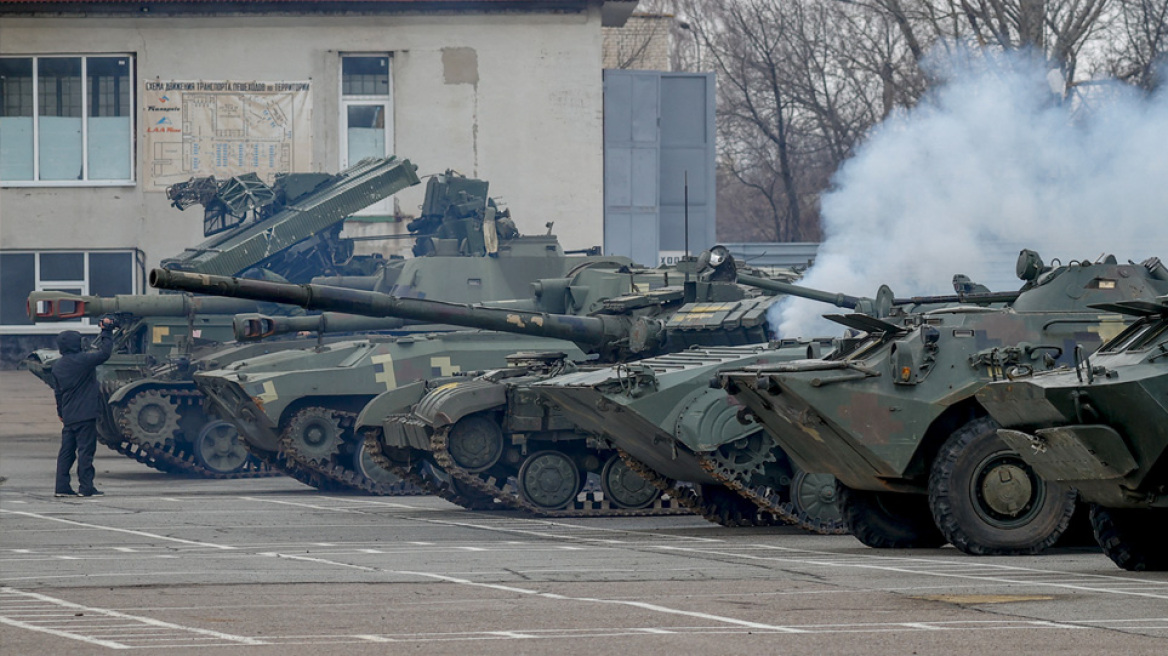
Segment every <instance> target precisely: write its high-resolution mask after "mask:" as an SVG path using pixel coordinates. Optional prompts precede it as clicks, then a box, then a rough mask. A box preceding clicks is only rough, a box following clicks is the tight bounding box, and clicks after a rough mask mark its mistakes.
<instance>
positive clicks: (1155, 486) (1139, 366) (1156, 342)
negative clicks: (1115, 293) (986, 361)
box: [977, 296, 1168, 571]
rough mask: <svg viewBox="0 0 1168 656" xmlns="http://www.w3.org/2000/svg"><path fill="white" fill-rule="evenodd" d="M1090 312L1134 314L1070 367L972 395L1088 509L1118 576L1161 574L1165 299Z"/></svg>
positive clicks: (1008, 439) (1165, 476) (1165, 561)
mask: <svg viewBox="0 0 1168 656" xmlns="http://www.w3.org/2000/svg"><path fill="white" fill-rule="evenodd" d="M1099 309H1102V310H1109V311H1115V312H1120V313H1122V314H1125V315H1129V316H1132V317H1139V319H1138V321H1136V322H1135V323H1134V324H1132V325H1131V326H1130V327H1129V328H1128V329H1127V330H1125V331H1124V332H1122V333H1120V335H1118V336H1117V337H1115V338H1113V339H1111V340H1110V341H1108V342H1107V343H1105V344H1103V346H1101V347H1100V348H1099V350H1098V351H1097V352H1096V353H1095V354H1094V355H1090V356H1086V355H1085V354H1084V352H1083V351H1082V350H1079V351H1077V352H1076V356H1075V362H1074V366H1073V367H1072V368H1068V369H1059V370H1055V371H1052V372H1041V373H1035V372H1033V371H1031V370H1029V369H1026V368H1018V367H1016V368H1013V369H1009V370H1007V371H1005V372H1004V374H1005V378H1004V379H1002V380H998V381H995V382H991V383H990V384H989V385H987V386H985V387H984V388H983V389H981V390H980V391H978V393H977V400H978V402H979V403H980V404H981V405H982V406H983V407H984V408H985V409H986V410H987V411H988V412H989V414H990V417H992V418H993V420H994V421H996V422H997V423H998V424H1000V425H1001V426H1003V427H1004V428H1003V429H1000V430H999V431H998V435H999V436H1000V437H1001V438H1002V440H1003V442H1005V444H1006V445H1007V446H1008V447H1010V448H1012V449H1014V450H1015V451H1016V452H1017V453H1018V455H1019V457H1020V458H1021V459H1022V460H1023V461H1024V462H1025V463H1026V464H1027V465H1028V466H1030V467H1031V468H1033V470H1034V471H1035V472H1036V473H1037V474H1038V475H1039V476H1041V477H1042V478H1043V479H1045V480H1047V481H1054V482H1057V483H1059V484H1062V485H1069V486H1071V487H1074V488H1075V489H1077V490H1078V491H1079V496H1080V497H1081V498H1082V499H1084V500H1085V501H1088V502H1090V503H1091V504H1092V507H1091V524H1092V527H1093V528H1094V531H1095V539H1096V540H1097V541H1098V542H1099V545H1100V546H1101V547H1103V551H1104V553H1106V554H1107V555H1108V556H1109V557H1110V558H1111V559H1112V560H1113V561H1115V563H1116V564H1117V565H1119V566H1120V567H1122V568H1124V569H1128V570H1136V571H1139V570H1164V569H1168V534H1166V533H1165V531H1164V521H1165V520H1166V519H1168V297H1165V296H1161V297H1160V298H1158V299H1156V301H1155V302H1150V301H1130V302H1121V303H1114V304H1110V305H1106V306H1103V307H1101V308H1099Z"/></svg>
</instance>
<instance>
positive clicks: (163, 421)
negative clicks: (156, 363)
mask: <svg viewBox="0 0 1168 656" xmlns="http://www.w3.org/2000/svg"><path fill="white" fill-rule="evenodd" d="M122 412H123V413H124V414H123V416H124V417H125V418H126V419H128V420H129V428H130V430H131V431H132V432H133V435H134V437H135V439H134V441H135V442H139V443H146V444H154V445H156V446H163V445H166V444H167V443H168V441H173V440H174V436H175V433H176V432H177V431H178V428H179V419H180V418H179V413H178V402H177V401H175V399H173V398H171V397H170V396H169V395H164V394H163V393H162V391H161V390H157V389H148V390H145V391H142V392H139V393H138V394H135V395H134V396H133V397H131V398H130V400H129V401H127V402H126V403H125V404H124V405H123V406H122Z"/></svg>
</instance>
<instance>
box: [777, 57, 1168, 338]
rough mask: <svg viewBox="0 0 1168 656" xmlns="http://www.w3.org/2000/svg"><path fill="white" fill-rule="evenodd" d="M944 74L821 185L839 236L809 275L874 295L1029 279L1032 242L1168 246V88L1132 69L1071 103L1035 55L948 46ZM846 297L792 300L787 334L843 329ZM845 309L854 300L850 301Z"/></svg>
mask: <svg viewBox="0 0 1168 656" xmlns="http://www.w3.org/2000/svg"><path fill="white" fill-rule="evenodd" d="M932 71H933V72H934V75H935V76H936V77H938V78H941V79H943V80H944V81H943V82H942V83H941V84H939V85H937V86H936V87H935V89H934V90H933V91H932V92H931V93H930V95H929V96H928V97H927V98H926V99H925V100H924V101H923V102H922V103H921V104H919V105H918V106H917V107H916V108H914V109H912V110H910V111H907V112H904V113H902V114H899V115H894V116H892V117H890V118H889V119H888V120H886V121H885V122H884V123H883V124H882V125H880V126H879V127H878V128H877V129H876V130H874V131H873V133H872V135H871V136H870V137H869V139H868V141H867V142H866V143H865V144H864V145H863V146H862V147H861V148H860V149H859V150H858V152H857V153H856V155H855V157H853V158H852V159H851V160H849V161H848V162H847V163H845V165H844V166H843V167H841V169H840V170H839V172H838V173H837V174H836V177H835V179H834V180H833V189H832V190H831V191H830V192H828V193H826V194H825V195H824V196H823V199H822V219H823V229H824V235H825V239H824V242H823V244H822V245H821V246H820V249H819V254H818V256H817V259H816V261H815V264H814V266H813V267H812V268H811V269H810V270H809V271H808V274H807V275H806V276H805V277H804V279H803V281H802V284H804V285H807V286H809V287H815V288H818V289H825V290H829V291H837V292H844V293H848V294H852V295H856V296H874V295H875V293H876V289H877V287H878V286H879V285H880V284H882V283H883V284H888V285H890V286H891V287H892V289H893V291H894V292H895V293H896V295H897V296H909V295H917V294H944V293H952V285H951V280H952V276H953V274H955V273H964V274H967V275H969V276H970V277H971V278H973V280H975V281H977V282H981V283H982V284H985V285H987V286H989V287H990V289H992V290H994V291H1006V290H1015V289H1018V287H1019V286H1020V284H1021V283H1020V281H1018V280H1017V278H1015V277H1014V262H1015V259H1016V258H1017V255H1018V251H1019V250H1020V249H1022V248H1030V249H1033V250H1036V251H1038V252H1039V253H1040V254H1041V255H1042V256H1043V258H1044V260H1045V261H1046V262H1047V264H1050V263H1051V261H1052V260H1054V259H1056V258H1057V259H1059V260H1060V261H1061V262H1062V263H1064V264H1065V263H1066V262H1068V261H1070V260H1084V259H1086V260H1095V259H1096V258H1098V257H1099V256H1100V255H1101V254H1104V253H1111V254H1115V255H1116V256H1117V257H1118V258H1119V259H1120V261H1124V260H1128V259H1130V260H1135V261H1139V260H1142V259H1144V258H1147V257H1151V256H1153V255H1155V256H1159V257H1162V258H1164V259H1165V260H1168V248H1166V247H1168V239H1166V237H1168V98H1166V96H1165V94H1164V93H1160V94H1158V95H1155V96H1153V97H1151V98H1149V97H1147V96H1143V95H1140V94H1138V93H1136V92H1134V91H1133V90H1131V89H1129V88H1126V87H1124V86H1123V85H1120V84H1118V83H1115V84H1103V85H1098V86H1095V85H1093V86H1092V87H1091V91H1090V93H1089V94H1079V95H1077V96H1076V99H1075V101H1074V102H1071V101H1068V102H1059V97H1058V96H1056V95H1054V94H1053V93H1052V91H1051V83H1050V82H1049V81H1048V79H1047V71H1046V70H1045V69H1044V68H1042V67H1041V66H1040V65H1039V64H1036V63H1034V62H1033V61H1032V60H1031V59H1029V58H1024V57H1016V58H1007V57H1004V56H986V55H982V54H979V55H977V56H971V55H970V54H968V53H966V54H965V55H963V56H961V57H958V58H951V59H947V60H945V61H940V60H934V62H933V64H932ZM834 311H837V310H836V309H835V308H832V307H831V306H828V305H824V304H822V303H815V302H812V301H806V300H801V299H788V300H786V301H784V302H783V303H782V304H780V305H779V306H777V307H775V308H774V309H772V313H771V316H770V320H771V323H772V325H777V327H778V332H779V334H780V335H788V336H791V335H816V334H818V335H822V334H832V333H836V334H838V333H839V332H840V328H839V326H837V325H835V324H831V323H829V322H827V321H825V320H823V319H821V318H820V315H822V314H826V313H831V312H834ZM844 311H846V310H844Z"/></svg>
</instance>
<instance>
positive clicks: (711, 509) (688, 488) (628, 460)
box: [617, 449, 776, 528]
mask: <svg viewBox="0 0 1168 656" xmlns="http://www.w3.org/2000/svg"><path fill="white" fill-rule="evenodd" d="M617 452H618V453H620V457H621V459H622V460H624V461H625V464H626V465H628V467H629V469H631V470H633V471H634V472H636V473H637V474H638V475H640V476H641V477H642V478H644V479H645V480H647V481H649V482H650V483H652V484H653V485H654V487H656V488H657V489H659V490H661V491H662V492H664V493H665V494H668V495H669V496H670V497H672V498H674V499H677V502H678V503H680V504H681V505H683V506H685V507H686V508H688V509H689V510H690V512H692V513H694V514H695V515H700V516H701V517H703V518H704V519H706V520H707V521H710V522H713V523H715V524H719V525H721V526H727V527H730V528H741V527H748V526H774V525H775V524H776V521H775V520H773V519H772V518H771V517H768V516H766V515H764V514H763V513H760V512H753V513H743V512H742V510H741V508H737V507H733V506H730V505H728V504H725V503H721V500H719V499H716V498H706V497H705V496H703V495H702V494H701V493H700V492H699V491H698V490H697V489H696V488H695V487H693V486H692V485H679V484H678V483H677V482H676V481H673V480H671V479H669V478H666V477H665V476H662V475H661V474H659V473H657V471H656V470H654V469H652V468H650V467H649V466H648V465H646V464H645V463H643V462H641V461H640V460H637V459H636V458H634V457H632V456H631V455H629V454H628V452H626V451H625V450H624V449H617Z"/></svg>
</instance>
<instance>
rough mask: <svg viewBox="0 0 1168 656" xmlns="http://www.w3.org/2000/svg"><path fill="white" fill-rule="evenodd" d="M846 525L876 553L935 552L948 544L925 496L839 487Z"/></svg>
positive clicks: (838, 494)
mask: <svg viewBox="0 0 1168 656" xmlns="http://www.w3.org/2000/svg"><path fill="white" fill-rule="evenodd" d="M837 485H838V486H839V487H838V488H837V493H836V497H837V498H838V499H839V506H840V514H841V515H843V519H844V523H845V524H847V527H848V530H850V531H851V532H852V535H854V536H856V539H857V540H859V541H860V542H863V543H864V544H866V545H868V546H869V547H872V548H875V549H934V548H936V547H940V546H941V545H943V544H945V536H943V535H941V531H939V530H937V525H936V524H934V523H933V516H932V514H931V513H930V512H929V503H928V500H927V499H926V498H925V496H924V495H921V494H901V493H898V492H869V491H867V490H853V489H852V488H850V487H848V486H846V485H844V484H843V483H837Z"/></svg>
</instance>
